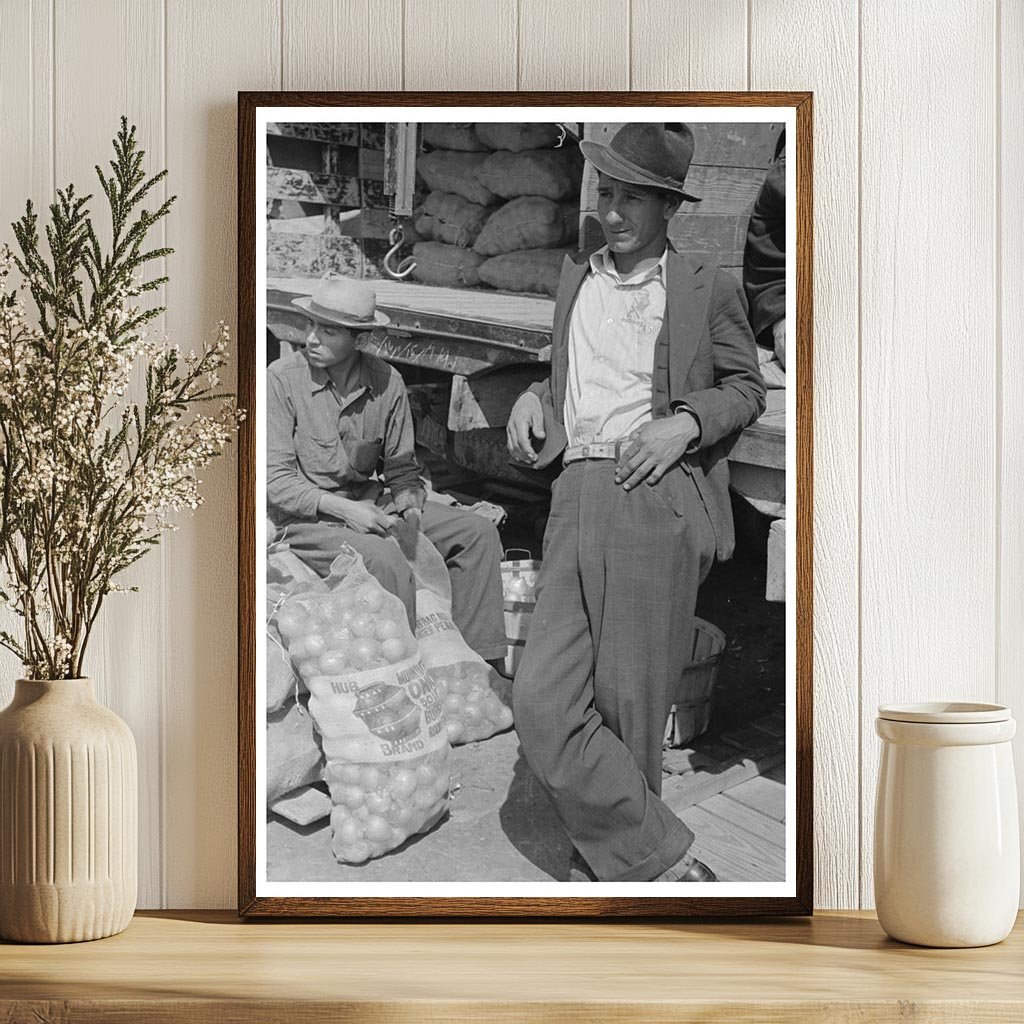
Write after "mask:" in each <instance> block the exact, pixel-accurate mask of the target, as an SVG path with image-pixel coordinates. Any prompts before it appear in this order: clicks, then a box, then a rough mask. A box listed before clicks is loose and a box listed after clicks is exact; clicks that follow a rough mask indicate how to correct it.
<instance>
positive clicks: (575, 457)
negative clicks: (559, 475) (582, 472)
mask: <svg viewBox="0 0 1024 1024" xmlns="http://www.w3.org/2000/svg"><path fill="white" fill-rule="evenodd" d="M623 443H624V442H622V441H598V442H596V443H594V444H574V445H571V446H570V447H568V448H566V449H565V454H564V455H563V456H562V464H563V465H566V466H567V465H568V464H569V463H570V462H581V461H582V460H583V459H615V460H616V461H618V458H619V454H620V452H621V451H622V445H623Z"/></svg>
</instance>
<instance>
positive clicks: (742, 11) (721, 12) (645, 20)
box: [630, 0, 748, 90]
mask: <svg viewBox="0 0 1024 1024" xmlns="http://www.w3.org/2000/svg"><path fill="white" fill-rule="evenodd" d="M630 23H631V25H632V28H633V33H632V60H631V62H630V88H631V89H655V90H659V89H669V90H678V89H746V88H747V87H748V86H747V47H746V35H747V5H746V2H745V0H688V2H687V3H685V4H680V3H678V2H677V0H633V10H632V20H631V22H630Z"/></svg>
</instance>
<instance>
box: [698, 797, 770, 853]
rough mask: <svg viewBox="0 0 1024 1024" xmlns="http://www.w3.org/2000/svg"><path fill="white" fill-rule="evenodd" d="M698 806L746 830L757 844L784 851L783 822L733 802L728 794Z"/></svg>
mask: <svg viewBox="0 0 1024 1024" xmlns="http://www.w3.org/2000/svg"><path fill="white" fill-rule="evenodd" d="M775 785H777V783H775ZM700 806H701V807H703V808H704V810H706V811H708V812H709V813H711V814H714V815H715V817H717V818H721V819H722V820H723V821H727V822H729V823H730V824H731V825H735V826H736V827H737V828H742V829H744V830H746V831H747V832H749V833H750V834H751V835H752V836H753V837H754V838H755V839H756V840H758V841H759V842H762V843H768V844H769V845H771V846H774V847H776V848H777V849H778V851H779V852H780V853H782V852H784V851H785V849H786V825H785V822H782V821H777V820H776V819H775V818H772V817H770V816H769V815H767V814H765V813H763V812H762V811H761V810H759V809H756V808H753V807H748V806H747V805H746V804H742V803H740V802H739V801H738V800H733V799H732V797H731V795H730V793H719V794H718V796H713V797H712V798H711V799H710V800H705V801H704V803H702V804H701V805H700Z"/></svg>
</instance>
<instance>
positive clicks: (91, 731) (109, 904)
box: [0, 679, 138, 942]
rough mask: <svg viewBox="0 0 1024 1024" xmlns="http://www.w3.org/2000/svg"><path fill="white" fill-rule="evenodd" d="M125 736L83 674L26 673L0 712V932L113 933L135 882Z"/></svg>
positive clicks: (131, 767)
mask: <svg viewBox="0 0 1024 1024" xmlns="http://www.w3.org/2000/svg"><path fill="white" fill-rule="evenodd" d="M137 774H138V769H137V762H136V752H135V739H134V737H133V736H132V733H131V730H130V729H129V728H128V726H127V725H125V723H124V722H123V721H121V719H120V718H118V717H117V715H115V714H114V712H113V711H110V710H109V709H108V708H105V707H103V705H102V704H99V703H97V701H96V699H95V695H94V690H93V684H92V680H91V679H56V680H28V679H19V680H18V681H17V683H16V684H15V689H14V700H13V701H12V702H11V703H10V704H9V705H8V706H7V707H6V708H5V709H4V710H3V711H2V712H0V938H4V939H10V940H14V941H17V942H81V941H83V940H85V939H99V938H103V937H104V936H107V935H113V934H115V933H117V932H120V931H123V930H124V929H125V928H126V927H127V926H128V923H129V921H131V918H132V913H133V912H134V910H135V901H136V893H137V881H138V826H137V818H138V812H137V806H138V781H137Z"/></svg>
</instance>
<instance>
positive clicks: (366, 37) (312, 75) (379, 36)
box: [281, 0, 402, 89]
mask: <svg viewBox="0 0 1024 1024" xmlns="http://www.w3.org/2000/svg"><path fill="white" fill-rule="evenodd" d="M281 24H282V28H283V33H284V39H283V41H282V56H283V66H282V69H281V87H282V88H284V89H400V88H401V87H402V52H401V46H400V45H398V43H399V41H400V40H401V37H402V0H332V2H330V3H324V2H323V0H282V7H281Z"/></svg>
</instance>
